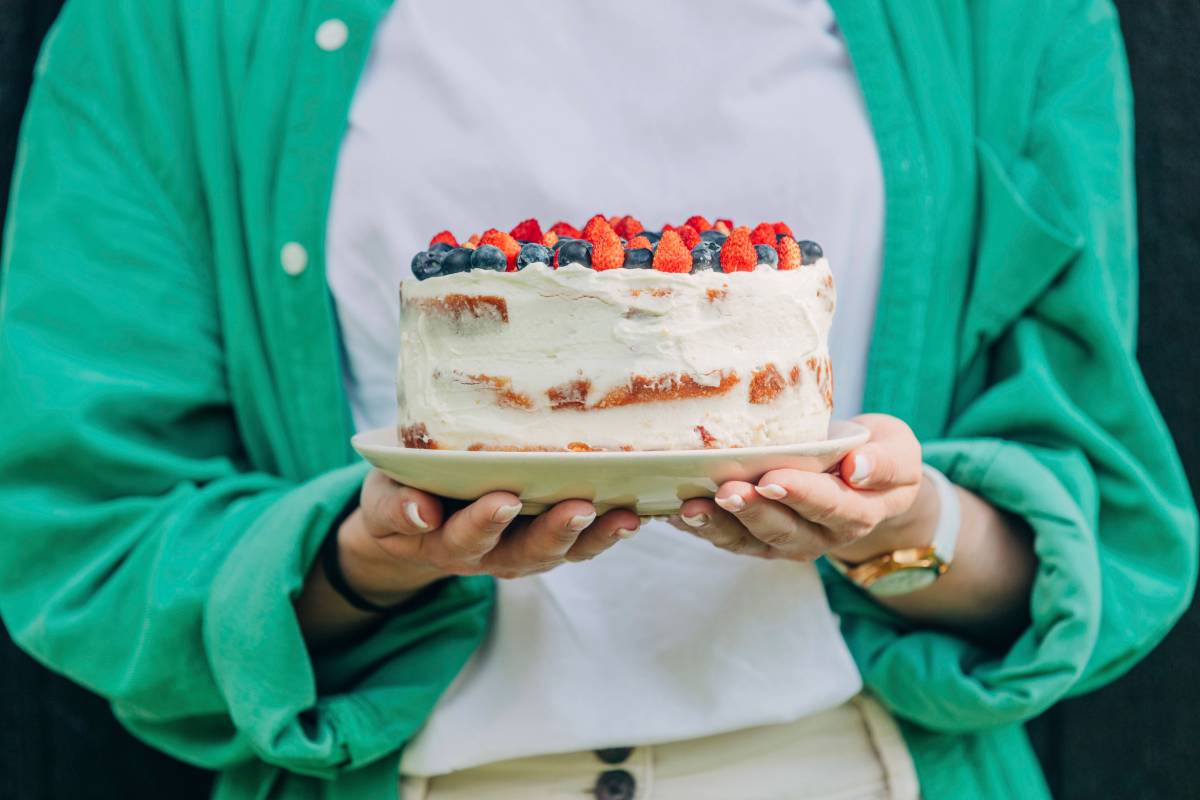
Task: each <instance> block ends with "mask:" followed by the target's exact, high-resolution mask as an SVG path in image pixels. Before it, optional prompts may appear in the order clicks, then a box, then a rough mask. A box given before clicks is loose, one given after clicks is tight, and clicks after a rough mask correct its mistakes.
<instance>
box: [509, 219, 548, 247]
mask: <svg viewBox="0 0 1200 800" xmlns="http://www.w3.org/2000/svg"><path fill="white" fill-rule="evenodd" d="M509 233H510V234H512V237H513V238H514V239H516V240H517V241H518V242H540V241H541V240H542V226H541V225H539V224H538V221H537V220H536V219H534V218H532V217H531V218H529V219H527V220H522V221H521V222H518V223H517V224H516V225H515V226H513V229H512V230H511V231H509Z"/></svg>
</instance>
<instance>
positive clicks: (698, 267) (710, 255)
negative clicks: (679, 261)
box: [692, 242, 717, 272]
mask: <svg viewBox="0 0 1200 800" xmlns="http://www.w3.org/2000/svg"><path fill="white" fill-rule="evenodd" d="M716 261H717V254H716V253H715V252H713V250H712V248H711V247H709V246H708V243H707V242H700V243H699V244H698V245H696V246H695V247H693V248H692V272H710V271H711V270H712V269H713V265H714V264H715V263H716Z"/></svg>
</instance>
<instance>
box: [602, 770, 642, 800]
mask: <svg viewBox="0 0 1200 800" xmlns="http://www.w3.org/2000/svg"><path fill="white" fill-rule="evenodd" d="M636 789H637V781H635V780H634V779H633V776H632V775H630V774H629V773H628V772H626V771H625V770H623V769H610V770H608V771H607V772H601V773H600V777H599V778H597V779H596V788H595V789H594V790H593V794H594V795H595V797H596V800H633V796H634V792H635V791H636Z"/></svg>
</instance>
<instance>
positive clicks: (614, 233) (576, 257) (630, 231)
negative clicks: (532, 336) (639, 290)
mask: <svg viewBox="0 0 1200 800" xmlns="http://www.w3.org/2000/svg"><path fill="white" fill-rule="evenodd" d="M821 256H822V252H821V246H820V245H819V244H817V243H816V242H810V241H807V240H800V241H797V240H796V237H795V235H794V234H793V233H792V229H791V228H789V227H788V226H787V224H786V223H783V222H774V223H772V222H760V223H759V224H758V225H756V226H754V227H753V228H750V227H747V226H741V227H738V226H735V225H734V224H733V220H731V219H718V220H717V221H716V222H712V223H710V222H709V221H708V220H707V219H705V218H704V217H702V216H699V215H696V216H692V217H688V219H687V221H686V222H684V223H683V224H682V225H678V226H675V225H665V226H663V228H662V229H661V230H658V231H648V230H646V229H645V227H644V226H643V225H642V223H641V222H639V221H638V220H636V219H634V218H633V217H631V216H629V215H628V214H626V215H625V216H623V217H615V216H614V217H605V216H604V215H602V214H596V215H595V216H593V217H592V218H591V219H589V220H588V221H587V223H586V224H585V225H584V226H583V230H580V229H578V228H576V227H574V226H573V225H571V224H570V223H567V222H561V221H560V222H556V223H554V224H553V225H551V226H550V228H549V229H548V230H546V231H545V232H543V231H542V226H541V224H540V223H539V222H538V221H537V220H536V219H532V218H531V219H527V220H524V221H523V222H519V223H517V224H516V225H515V226H514V227H513V229H512V230H510V231H509V232H508V233H505V232H504V231H501V230H498V229H496V228H489V229H488V230H486V231H484V232H483V234H482V235H480V234H472V235H471V236H470V237H469V238H468V239H467V240H466V241H463V242H461V243H460V242H459V241H458V239H456V238H455V236H454V234H453V233H451V232H450V231H442V232H441V233H439V234H437V235H435V236H434V237H433V239H431V240H430V242H429V249H427V250H422V251H420V252H419V253H417V254H416V255H415V256H413V261H412V271H413V275H414V276H416V278H417V279H418V280H425V279H427V278H434V277H440V276H443V275H454V274H456V273H460V272H468V271H470V270H473V269H482V270H490V271H493V272H517V271H518V270H522V269H525V267H527V266H529V265H530V264H545V265H546V266H548V267H550V268H552V269H558V267H560V266H566V265H568V264H579V265H581V266H584V267H587V268H589V269H594V270H596V271H604V270H610V269H652V270H658V271H659V272H675V273H691V272H706V271H714V270H715V271H717V272H750V271H752V270H754V269H755V268H756V267H760V266H764V267H767V268H771V269H780V270H792V269H798V268H800V267H802V266H805V265H808V264H813V263H815V262H816V261H817V259H819V258H821Z"/></svg>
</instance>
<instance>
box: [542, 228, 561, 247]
mask: <svg viewBox="0 0 1200 800" xmlns="http://www.w3.org/2000/svg"><path fill="white" fill-rule="evenodd" d="M557 241H558V234H557V233H555V232H554V231H546V234H545V235H544V236H542V244H544V245H545V246H546V247H554V244H555V243H556V242H557Z"/></svg>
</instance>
